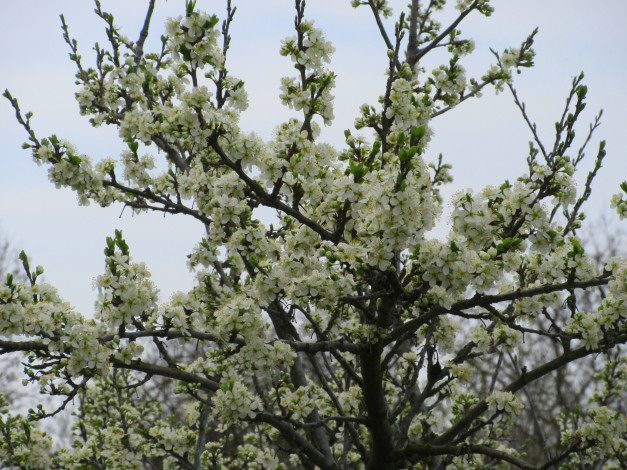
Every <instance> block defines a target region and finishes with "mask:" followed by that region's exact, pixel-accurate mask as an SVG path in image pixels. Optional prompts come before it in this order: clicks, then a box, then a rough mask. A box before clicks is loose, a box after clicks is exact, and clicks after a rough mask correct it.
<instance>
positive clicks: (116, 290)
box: [94, 251, 158, 328]
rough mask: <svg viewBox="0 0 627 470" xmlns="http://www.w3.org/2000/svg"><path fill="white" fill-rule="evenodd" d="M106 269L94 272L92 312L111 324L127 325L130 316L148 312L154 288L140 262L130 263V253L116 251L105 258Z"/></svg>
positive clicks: (153, 304)
mask: <svg viewBox="0 0 627 470" xmlns="http://www.w3.org/2000/svg"><path fill="white" fill-rule="evenodd" d="M106 264H107V268H108V269H107V271H106V272H105V273H104V274H102V275H100V276H98V277H97V278H96V279H95V281H94V286H95V287H96V289H98V299H97V300H96V315H97V318H98V319H100V320H101V321H102V322H103V323H105V324H106V325H108V326H109V327H111V328H117V327H118V326H120V325H130V324H131V322H132V320H133V319H134V318H138V317H146V318H149V317H151V316H152V314H153V311H154V310H156V309H157V308H158V307H157V300H158V291H157V289H156V288H155V286H154V284H153V282H152V281H151V280H150V272H149V271H148V269H147V268H146V265H145V264H144V263H131V259H130V256H128V255H125V254H123V253H121V252H119V251H118V252H116V253H114V254H113V255H111V256H108V257H107V259H106Z"/></svg>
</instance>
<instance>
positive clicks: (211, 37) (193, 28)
mask: <svg viewBox="0 0 627 470" xmlns="http://www.w3.org/2000/svg"><path fill="white" fill-rule="evenodd" d="M217 24H218V18H217V17H216V16H215V15H208V14H207V13H204V12H194V13H193V14H191V15H187V16H185V17H180V16H179V17H177V18H170V19H169V20H168V21H167V23H166V33H167V35H168V37H169V39H170V41H171V42H170V47H171V54H172V58H173V59H174V60H175V61H177V62H179V63H186V62H189V64H190V65H191V67H193V68H199V69H202V68H204V67H205V66H206V65H209V66H211V67H214V68H220V67H221V66H222V63H223V62H224V55H223V54H222V51H221V50H220V49H219V47H218V45H217V39H218V36H219V35H220V32H219V30H218V29H217V28H216V25H217Z"/></svg>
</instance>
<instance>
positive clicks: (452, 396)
mask: <svg viewBox="0 0 627 470" xmlns="http://www.w3.org/2000/svg"><path fill="white" fill-rule="evenodd" d="M444 4H445V2H444V1H430V2H428V3H426V2H425V3H421V2H418V1H417V0H415V1H412V2H411V4H410V5H409V7H408V10H407V11H406V12H404V13H401V14H400V15H399V16H398V20H397V22H396V27H395V28H394V30H393V31H388V30H386V28H385V26H384V24H383V22H382V17H388V16H391V14H392V12H391V9H390V8H389V6H388V4H387V2H385V1H379V2H374V1H364V2H360V1H355V2H353V5H354V6H355V7H366V8H369V9H370V10H371V12H372V13H373V16H374V20H375V23H376V24H377V26H378V29H379V32H380V33H381V36H382V39H383V41H384V42H385V44H386V45H387V47H388V63H389V66H388V70H387V74H388V75H387V77H388V79H387V83H386V86H385V89H384V90H383V92H382V95H381V97H380V100H379V103H378V104H377V105H364V106H363V107H362V108H361V110H360V112H361V114H360V116H359V117H358V118H357V120H356V122H355V129H353V130H347V131H346V132H345V135H346V147H345V148H344V149H343V150H342V151H339V152H338V151H336V150H335V149H333V148H332V147H331V146H329V145H327V144H324V143H322V142H320V141H319V139H318V137H319V133H320V124H325V125H330V124H331V123H332V120H333V96H332V94H331V92H332V88H333V84H334V80H335V75H334V74H333V72H331V71H329V70H328V69H327V68H326V66H325V63H328V62H329V58H330V54H332V52H333V47H332V46H331V45H330V43H329V42H327V41H326V40H325V38H324V36H323V34H322V32H321V31H320V30H318V29H316V28H315V27H314V25H313V23H312V22H311V21H308V20H307V19H306V18H305V3H304V2H303V1H300V0H296V1H295V11H296V13H295V19H294V26H295V36H293V37H290V38H287V39H286V40H285V41H284V42H283V43H282V47H281V54H282V55H284V56H286V57H289V58H290V59H291V60H292V61H293V63H294V67H295V70H296V76H294V77H287V78H285V79H283V80H282V89H281V90H282V91H281V95H280V98H281V100H282V102H283V103H284V104H286V105H287V106H289V107H291V108H293V109H295V110H297V111H300V112H301V113H302V115H301V117H300V119H290V120H288V121H287V122H284V123H281V124H279V126H278V128H277V131H276V135H275V137H274V139H272V140H271V141H269V142H263V141H262V140H261V139H260V138H258V137H257V136H256V135H254V134H246V133H244V132H243V131H242V130H241V129H240V128H239V126H238V119H239V115H240V112H241V111H242V110H244V109H245V108H246V106H247V98H246V93H245V89H244V84H243V82H242V81H241V80H240V79H238V78H236V77H233V76H232V75H231V74H230V73H229V71H228V69H227V67H226V63H227V62H226V56H227V53H228V50H229V44H230V36H229V28H230V25H231V23H232V21H233V20H234V17H235V8H234V6H233V5H232V4H231V2H230V1H227V2H226V13H225V15H224V18H223V20H222V21H220V20H219V19H218V18H217V17H216V16H215V15H210V14H206V13H203V12H200V11H197V10H196V6H195V2H194V1H187V2H186V11H185V15H184V16H181V17H179V18H175V19H172V20H170V21H169V22H168V24H167V27H166V34H165V35H163V36H162V38H161V40H162V47H161V49H160V50H158V51H156V52H154V53H145V52H144V44H145V40H146V37H147V35H148V30H149V25H150V19H151V15H152V11H153V7H154V1H150V2H149V8H148V13H147V15H146V20H145V22H144V25H143V27H142V29H141V33H140V35H139V38H138V40H137V41H136V42H132V41H131V40H129V39H127V38H126V37H125V36H123V35H122V33H121V32H120V31H119V29H118V28H117V27H116V26H115V23H114V19H113V16H112V15H111V14H109V13H107V12H105V11H104V10H102V8H101V6H100V4H99V3H98V2H97V3H96V14H97V15H98V16H100V17H101V18H102V19H103V21H104V22H105V24H106V30H107V37H108V39H109V45H108V46H107V49H104V48H102V47H101V46H99V45H96V47H95V51H96V67H95V68H89V67H86V66H84V65H83V62H82V58H81V56H80V54H79V51H78V45H77V42H76V41H75V40H74V39H72V37H71V35H70V33H69V28H68V27H67V25H66V24H65V21H63V30H64V37H65V39H66V42H67V43H68V45H69V47H70V50H71V54H70V57H71V59H72V60H73V61H74V62H75V64H76V66H77V70H78V71H77V74H76V78H77V83H78V85H79V86H80V89H79V91H78V92H77V100H78V102H79V105H80V109H81V113H82V114H85V115H88V116H90V122H91V123H92V124H93V125H94V126H100V125H103V124H107V125H113V126H116V127H117V128H118V129H119V134H120V138H121V139H123V141H124V142H125V143H126V145H127V148H128V150H126V151H125V152H123V153H122V155H121V156H120V159H119V160H114V159H111V158H106V159H102V160H100V161H98V162H97V163H95V164H92V162H91V159H90V158H89V157H88V156H86V155H83V154H81V153H80V152H79V151H78V150H76V149H75V148H74V147H73V146H72V144H71V143H69V142H67V141H65V140H62V139H60V138H58V137H57V136H56V135H52V136H50V137H47V138H42V139H40V138H39V137H38V136H37V135H36V133H35V131H34V129H33V126H32V125H31V118H32V114H31V113H25V114H24V113H22V111H21V110H20V107H19V104H18V102H17V100H16V99H15V98H14V97H13V96H12V95H11V94H10V93H9V92H8V91H6V92H5V97H6V98H7V99H8V100H9V101H10V102H11V104H12V105H13V107H14V109H15V111H16V116H17V119H18V121H19V123H20V124H21V125H22V126H23V128H24V129H25V130H26V132H27V134H28V142H27V143H26V144H25V147H26V148H29V149H32V152H33V157H34V159H35V160H36V161H37V162H38V163H40V164H45V165H46V166H47V167H48V171H49V176H50V178H51V180H52V181H53V182H54V183H55V184H56V185H57V186H67V187H70V188H72V189H73V190H75V191H76V193H77V195H78V198H79V203H81V204H88V203H89V202H90V201H94V202H96V203H98V204H100V205H102V206H107V205H110V204H112V203H114V202H121V203H123V204H124V205H125V206H126V207H129V208H132V209H133V210H134V211H136V212H143V211H159V212H163V213H166V214H184V215H187V216H188V217H191V218H194V219H195V220H197V221H198V222H199V223H200V224H202V225H203V226H204V229H205V233H206V236H205V237H204V238H203V239H202V240H201V241H200V243H199V244H198V245H197V246H196V247H195V248H194V250H193V251H192V253H191V254H190V256H189V263H190V266H191V267H192V268H193V269H195V270H196V271H197V279H198V282H197V284H196V285H195V286H194V287H193V288H192V289H191V290H190V291H189V292H187V293H178V294H176V295H174V296H173V297H172V299H171V300H170V302H168V303H166V304H163V305H158V303H157V291H156V288H155V286H154V285H153V284H152V282H151V281H150V279H149V277H150V273H149V271H148V269H147V267H146V266H145V265H144V264H143V263H136V262H134V261H133V260H132V259H131V256H130V248H129V246H128V245H127V243H126V241H125V240H124V238H123V237H122V233H121V232H120V231H117V230H116V231H115V234H114V236H111V237H109V238H107V242H106V247H105V272H104V274H103V275H101V276H99V277H98V279H97V280H96V284H97V286H98V289H99V300H98V303H97V308H96V316H95V318H94V319H87V318H85V317H83V316H81V315H79V314H77V313H76V312H74V311H73V310H72V309H71V308H70V306H69V305H68V304H67V303H65V302H63V300H62V299H61V298H60V297H59V296H58V294H57V293H56V291H55V290H54V289H53V288H52V287H51V286H49V285H47V284H45V283H41V282H38V277H39V275H40V274H41V272H42V269H41V268H40V267H37V268H35V269H34V270H33V269H31V268H30V266H29V262H28V260H27V259H25V260H24V268H25V272H26V276H27V281H26V282H16V281H14V280H13V279H7V282H6V283H5V284H4V285H3V286H2V287H1V288H0V289H1V290H0V299H1V300H0V302H1V305H0V326H1V328H0V333H2V334H3V335H5V337H6V338H7V339H2V340H0V352H2V353H5V352H14V351H23V352H24V353H25V354H26V355H27V364H28V365H27V367H26V374H27V376H28V378H29V380H30V381H33V382H37V383H39V385H40V387H41V390H42V391H43V392H45V393H48V394H50V395H53V396H62V397H63V399H64V402H63V405H62V407H64V406H66V405H67V404H69V403H71V402H72V401H79V402H80V407H79V411H78V412H77V418H78V419H77V422H76V426H75V441H74V442H73V444H72V446H71V447H68V448H63V449H60V450H58V451H54V452H52V451H51V450H50V447H51V444H50V439H49V438H46V437H45V436H42V435H37V440H36V441H34V439H33V432H34V431H36V429H35V430H34V429H33V428H32V426H31V425H30V422H29V421H28V419H27V418H21V417H19V418H15V417H9V418H6V419H5V418H3V421H2V422H0V426H1V429H0V430H2V432H3V434H4V435H5V440H4V442H3V443H1V444H0V459H1V460H2V461H3V462H4V464H5V465H16V466H21V467H22V468H39V467H45V468H49V467H53V468H55V467H57V468H163V467H165V468H220V467H226V468H260V467H262V468H263V467H265V468H314V467H319V468H325V469H334V468H368V469H387V468H507V467H519V468H556V467H558V466H562V467H564V468H568V467H573V468H575V467H577V468H578V467H579V466H581V465H583V466H591V465H592V466H595V465H596V466H601V465H605V466H606V467H608V468H611V467H615V468H619V467H620V465H623V464H624V462H625V459H626V458H627V442H626V441H625V437H626V436H625V433H626V418H625V414H624V410H623V404H622V402H621V397H622V395H621V393H622V391H623V390H624V387H625V383H626V381H627V377H626V375H627V374H626V372H627V366H626V365H625V361H624V357H623V356H622V355H621V354H620V349H619V345H621V344H623V343H624V342H625V341H626V340H627V331H626V330H625V328H626V327H625V317H626V316H627V310H626V309H627V307H626V306H625V305H624V299H625V294H626V291H627V263H626V262H625V261H624V260H623V259H620V258H609V259H605V260H603V263H602V264H601V266H600V267H597V264H598V263H595V260H594V259H593V258H591V257H590V256H587V255H586V254H585V250H584V248H583V245H584V244H583V243H582V241H581V239H580V238H579V237H578V236H577V231H578V230H579V229H580V227H581V224H582V221H583V219H584V216H583V213H582V210H581V209H582V206H583V204H584V203H585V202H586V200H587V199H588V198H589V196H590V191H591V185H592V181H593V179H594V177H595V176H596V174H597V171H598V170H599V169H600V168H601V165H602V162H603V159H604V158H605V155H606V152H605V143H604V142H603V141H601V142H600V143H599V145H598V149H597V150H596V152H595V157H594V164H593V168H592V170H591V171H590V172H589V174H588V177H587V179H586V181H585V184H584V187H583V189H582V190H581V191H580V192H577V190H576V187H575V184H574V178H573V175H574V174H575V172H576V171H577V170H578V168H579V167H580V164H581V162H582V161H583V159H584V155H585V153H584V151H585V150H586V148H587V146H588V144H589V142H590V141H591V138H592V134H593V132H594V131H595V130H596V128H597V127H598V125H599V122H600V114H599V116H598V117H597V118H596V119H595V120H594V121H593V123H592V124H591V125H590V128H589V131H588V132H587V133H586V134H584V138H583V139H582V141H581V143H580V145H579V146H578V147H576V146H575V132H576V124H577V121H578V119H579V118H580V115H581V112H582V111H583V109H584V107H585V99H586V94H587V88H586V86H585V85H584V84H583V75H581V76H579V77H575V78H574V79H573V83H572V88H571V90H570V92H569V93H568V95H567V100H566V105H565V109H564V111H563V113H561V114H560V115H559V116H558V119H557V122H556V125H555V140H554V142H553V143H552V144H550V145H549V144H548V143H546V142H544V141H542V139H540V137H539V135H538V132H537V129H536V126H535V125H534V124H533V121H532V118H531V117H530V116H529V115H528V113H527V111H526V109H525V106H524V104H523V102H522V101H521V99H520V98H519V96H518V94H517V92H516V90H515V88H514V87H513V84H512V74H513V72H514V71H515V70H516V71H519V70H520V69H521V68H525V67H530V66H531V65H532V64H533V57H534V52H533V49H532V45H533V38H534V35H535V32H533V33H532V34H530V35H529V37H527V38H526V39H525V40H524V41H523V42H522V44H521V45H520V47H517V48H508V49H505V50H504V51H502V52H496V51H495V52H494V56H495V63H494V65H493V66H492V67H491V68H490V69H489V70H488V71H487V72H486V73H485V74H484V75H482V76H481V77H478V78H467V77H466V73H465V69H464V67H463V65H462V57H463V56H465V55H467V54H469V53H471V52H472V50H473V47H474V45H473V42H472V41H471V40H468V39H465V38H464V37H463V36H462V35H461V31H460V29H459V25H460V24H461V23H462V21H463V20H464V19H465V18H466V17H467V16H468V15H471V14H482V15H485V16H489V15H490V14H491V13H492V7H491V6H490V5H489V2H487V1H485V0H475V1H465V0H463V1H459V2H457V5H456V7H457V9H458V14H457V17H456V18H455V19H454V20H453V22H452V23H450V24H449V25H448V26H447V27H443V26H441V25H440V23H439V22H438V21H437V17H438V12H439V11H440V10H441V9H442V7H443V6H444ZM435 50H441V51H442V52H444V51H446V53H447V54H448V55H449V59H448V61H446V62H445V63H444V64H443V65H441V66H439V67H437V68H436V69H434V70H432V71H430V72H428V71H427V70H425V68H424V65H423V64H424V63H425V61H424V58H425V56H427V55H431V53H432V52H433V51H435ZM488 86H494V87H495V88H496V89H497V90H505V89H508V90H509V91H510V92H511V94H512V96H513V97H514V100H515V103H516V105H517V106H518V108H519V109H520V111H521V113H522V116H523V120H524V122H525V123H526V125H527V126H528V127H529V129H530V131H531V136H532V142H531V143H530V145H529V149H528V150H527V166H528V171H527V173H526V174H524V175H522V176H521V177H520V178H518V179H517V180H516V181H513V182H510V181H505V182H502V183H500V184H498V185H496V186H490V187H487V188H485V189H484V190H483V191H481V192H478V193H472V192H471V191H460V192H459V193H457V194H456V195H455V196H454V198H453V200H452V205H453V213H452V216H451V222H452V223H451V231H450V234H449V236H448V237H447V238H446V239H445V240H440V239H436V238H433V237H429V233H430V231H431V230H432V229H433V226H434V223H435V221H436V220H437V218H438V216H439V215H440V213H441V211H442V203H443V201H442V197H441V195H440V187H441V186H442V185H444V184H446V183H449V182H450V181H451V175H450V171H449V170H450V165H448V164H446V163H444V162H443V160H442V157H441V156H440V157H439V158H438V157H435V158H433V157H434V155H433V153H432V151H431V150H430V149H429V148H428V144H429V141H430V139H431V135H432V128H431V123H432V120H434V119H436V118H438V116H441V115H443V114H445V113H448V112H449V111H451V110H452V109H454V108H455V107H456V106H457V105H459V104H461V103H463V102H464V101H466V100H468V99H472V98H476V97H479V95H480V92H481V91H482V90H483V89H484V88H486V87H488ZM209 87H211V89H210V88H209ZM359 132H362V133H363V134H359ZM148 146H155V147H156V148H157V154H158V155H161V156H163V157H164V158H163V160H164V161H163V162H160V163H157V162H156V155H154V154H149V153H144V152H145V151H146V152H147V151H148V150H150V149H149V148H147V147H148ZM624 186H625V187H623V188H622V189H623V191H624V192H626V193H627V183H625V184H624ZM613 204H614V206H615V207H616V208H617V209H618V211H619V214H620V215H621V216H624V215H625V213H626V211H627V202H625V201H624V200H623V196H621V195H620V194H619V195H616V196H615V197H614V198H613ZM263 208H265V209H269V210H271V211H273V212H274V214H275V215H274V217H273V218H272V219H270V217H268V216H266V215H264V214H267V212H265V213H262V211H261V209H263ZM603 286H605V289H604V290H603V292H602V295H601V298H600V299H599V300H593V301H591V302H586V301H584V300H583V299H584V298H585V296H586V295H587V294H586V293H587V292H589V291H591V290H594V289H597V288H599V287H602V288H603ZM600 356H602V357H604V361H603V368H599V369H598V373H597V374H595V375H594V376H593V378H594V392H590V393H588V392H586V393H583V394H581V395H580V396H576V395H574V396H573V394H572V390H569V389H568V388H569V386H568V384H569V383H573V382H572V380H573V379H572V378H573V377H576V376H577V373H576V372H575V371H574V370H573V365H574V364H579V363H580V362H578V361H581V360H586V359H587V358H592V357H600ZM586 364H588V366H589V367H591V366H590V364H591V363H590V362H586ZM156 377H161V378H162V380H163V379H168V380H171V381H172V382H173V383H174V384H175V385H174V387H175V390H176V391H177V392H178V393H179V394H180V395H181V397H182V398H181V399H180V401H179V403H181V407H183V408H184V411H183V412H182V413H177V414H176V416H174V417H166V416H164V415H168V414H170V413H168V412H167V410H165V412H164V409H163V406H162V404H161V403H160V402H158V401H156V400H146V399H145V397H146V396H150V395H149V394H150V393H151V389H150V388H149V387H150V385H148V384H150V383H151V381H153V380H154V379H155V378H156ZM579 377H581V376H579ZM542 381H544V382H542ZM546 384H549V386H550V387H553V386H554V387H555V394H556V395H557V396H558V399H557V400H554V401H553V403H555V404H557V405H559V406H560V408H561V409H560V410H554V412H555V413H557V412H558V411H561V412H562V413H563V416H561V417H560V416H559V415H556V416H558V417H557V418H554V419H548V418H547V416H546V415H545V414H546V413H547V412H548V410H545V409H543V408H540V405H539V404H538V403H539V400H542V399H543V398H544V396H545V395H543V394H542V393H541V390H542V388H541V385H546ZM152 390H154V389H152ZM566 392H567V393H566ZM546 396H550V393H549V394H547V395H546ZM586 399H589V400H590V401H589V403H586V402H585V400H586ZM574 403H576V405H574ZM523 410H524V411H525V414H524V415H522V416H523V417H522V418H520V419H521V420H522V422H523V426H520V425H519V423H520V422H521V421H520V420H519V419H518V418H516V416H517V415H521V413H522V412H523ZM7 412H8V410H7V409H6V407H3V415H4V414H6V413H7ZM53 413H54V411H46V410H43V409H39V410H34V411H33V412H32V413H31V415H30V419H38V418H43V417H46V416H49V415H51V414H53ZM554 422H557V423H558V424H559V431H558V429H557V428H556V427H555V426H553V427H551V424H552V423H554ZM530 426H533V428H534V430H535V432H536V433H537V435H538V436H539V439H532V440H531V441H528V439H527V438H528V436H530V432H529V427H530ZM558 432H559V436H558V435H557V433H558ZM539 446H541V447H543V450H544V452H542V453H541V454H538V453H537V449H538V447H539Z"/></svg>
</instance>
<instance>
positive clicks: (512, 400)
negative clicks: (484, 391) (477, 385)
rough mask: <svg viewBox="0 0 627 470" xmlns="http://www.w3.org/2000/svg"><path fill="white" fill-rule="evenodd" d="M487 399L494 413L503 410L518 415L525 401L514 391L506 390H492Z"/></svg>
mask: <svg viewBox="0 0 627 470" xmlns="http://www.w3.org/2000/svg"><path fill="white" fill-rule="evenodd" d="M486 401H487V402H488V405H489V408H490V411H491V412H492V413H496V412H498V411H502V412H504V413H508V414H509V413H511V414H514V415H518V414H520V412H521V411H522V410H523V407H524V405H523V403H522V402H521V401H520V399H519V398H518V397H517V396H516V395H514V394H513V393H512V392H504V391H502V390H497V391H495V392H492V393H491V394H490V395H489V396H488V398H487V399H486Z"/></svg>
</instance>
